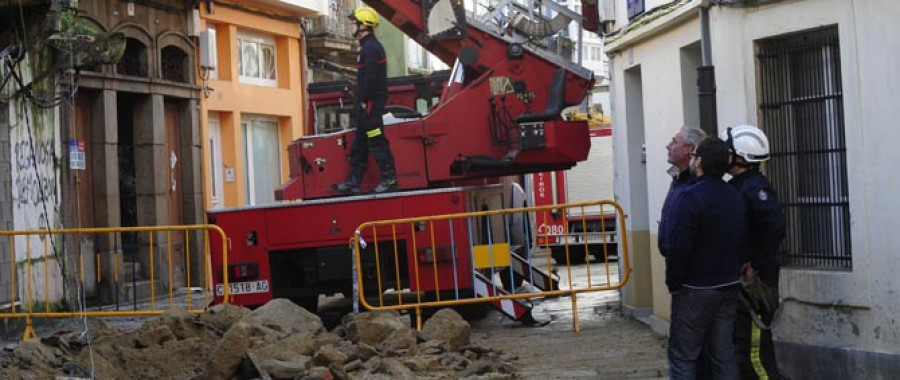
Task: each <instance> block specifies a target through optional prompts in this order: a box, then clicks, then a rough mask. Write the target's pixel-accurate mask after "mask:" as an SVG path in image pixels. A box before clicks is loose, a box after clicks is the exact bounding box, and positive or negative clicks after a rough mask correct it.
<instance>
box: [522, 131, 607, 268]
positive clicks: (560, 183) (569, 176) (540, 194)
mask: <svg viewBox="0 0 900 380" xmlns="http://www.w3.org/2000/svg"><path fill="white" fill-rule="evenodd" d="M590 133H591V151H590V154H589V156H588V159H587V160H586V161H584V162H581V163H579V164H578V166H575V167H574V168H572V169H569V170H566V171H555V172H542V173H534V174H530V175H527V176H526V183H527V185H528V186H527V189H528V193H529V195H530V197H531V199H532V202H533V204H534V205H535V206H547V205H557V204H565V203H579V202H587V201H594V200H601V199H604V200H612V199H613V186H612V184H613V181H612V180H613V166H612V129H610V128H608V127H607V128H592V129H591V131H590ZM535 218H536V222H535V225H536V231H535V235H536V237H537V244H538V246H540V247H547V248H550V252H551V254H552V256H553V259H554V260H556V262H558V263H564V262H566V252H565V246H566V245H568V246H569V260H570V262H572V263H583V262H584V261H585V259H586V258H587V256H586V255H585V252H584V249H585V244H584V241H583V240H584V239H586V240H587V249H588V254H590V255H592V256H594V257H595V258H596V259H597V260H605V259H607V258H609V257H610V256H616V255H617V235H616V214H615V210H613V209H612V208H611V207H606V208H601V207H600V206H592V207H587V208H585V209H583V210H582V209H581V208H566V209H565V210H558V211H553V212H541V213H537V214H536V215H535ZM604 246H605V249H604Z"/></svg>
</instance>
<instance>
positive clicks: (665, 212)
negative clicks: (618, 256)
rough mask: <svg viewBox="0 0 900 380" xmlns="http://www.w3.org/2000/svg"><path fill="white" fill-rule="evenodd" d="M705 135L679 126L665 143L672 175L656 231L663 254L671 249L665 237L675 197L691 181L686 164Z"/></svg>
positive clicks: (668, 228) (692, 128) (699, 131)
mask: <svg viewBox="0 0 900 380" xmlns="http://www.w3.org/2000/svg"><path fill="white" fill-rule="evenodd" d="M704 137H706V132H703V130H702V129H700V128H697V127H681V129H679V130H678V132H677V133H675V136H672V140H671V141H669V144H668V145H666V150H667V151H668V159H669V163H670V164H672V166H671V167H669V170H668V173H669V175H670V176H672V183H671V184H669V192H668V193H666V200H665V201H663V208H662V214H661V215H660V218H659V232H658V233H657V235H656V236H657V247H659V253H660V254H662V255H663V256H666V254H667V253H668V252H669V251H670V250H671V242H670V241H669V240H668V239H667V236H668V235H669V232H670V229H671V227H672V223H671V219H672V212H673V211H674V204H675V198H677V197H678V194H681V192H682V191H684V189H687V187H688V185H690V183H691V173H690V170H689V169H688V164H689V163H690V162H691V152H693V151H694V149H695V148H696V147H697V144H698V143H699V142H700V140H703V138H704Z"/></svg>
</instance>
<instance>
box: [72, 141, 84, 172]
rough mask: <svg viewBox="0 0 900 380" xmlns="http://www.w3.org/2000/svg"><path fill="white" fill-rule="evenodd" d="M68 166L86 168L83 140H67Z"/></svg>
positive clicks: (79, 168) (75, 168) (73, 168)
mask: <svg viewBox="0 0 900 380" xmlns="http://www.w3.org/2000/svg"><path fill="white" fill-rule="evenodd" d="M69 168H71V169H72V170H84V169H85V168H87V163H86V162H85V157H84V141H78V140H77V139H71V140H69Z"/></svg>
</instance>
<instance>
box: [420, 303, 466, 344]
mask: <svg viewBox="0 0 900 380" xmlns="http://www.w3.org/2000/svg"><path fill="white" fill-rule="evenodd" d="M470 330H471V326H470V325H469V322H466V320H465V319H463V317H462V316H460V315H459V313H457V312H456V311H454V310H453V309H441V310H438V312H437V313H434V315H433V316H432V317H431V318H429V319H428V321H426V322H425V325H424V326H423V327H422V332H421V333H420V334H419V335H420V336H421V337H422V338H424V339H425V340H441V341H444V342H447V343H449V344H450V347H451V348H452V349H457V348H460V347H463V346H465V345H468V344H469V339H470Z"/></svg>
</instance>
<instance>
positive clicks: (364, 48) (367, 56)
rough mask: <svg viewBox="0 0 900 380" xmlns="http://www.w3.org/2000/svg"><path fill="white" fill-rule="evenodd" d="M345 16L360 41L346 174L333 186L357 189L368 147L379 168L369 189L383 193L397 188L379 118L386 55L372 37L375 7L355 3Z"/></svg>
mask: <svg viewBox="0 0 900 380" xmlns="http://www.w3.org/2000/svg"><path fill="white" fill-rule="evenodd" d="M349 18H350V20H353V21H355V22H356V31H354V33H353V35H354V36H355V37H356V39H358V40H359V44H360V50H359V57H358V58H357V67H358V74H357V82H356V92H355V94H354V105H355V108H354V111H355V116H356V134H355V135H354V138H353V146H352V147H351V149H350V175H349V176H348V177H347V181H346V182H344V183H339V184H336V185H334V189H335V190H336V191H337V192H340V193H343V194H351V195H354V194H359V193H360V188H359V185H360V183H361V182H362V179H363V176H364V175H365V174H366V166H367V165H368V161H369V152H370V151H371V152H372V156H373V157H375V162H376V163H377V164H378V169H379V170H380V171H381V183H379V184H378V185H377V186H375V189H373V190H372V191H373V192H375V193H384V192H388V191H392V190H395V189H396V188H397V175H396V172H395V169H394V156H393V155H392V154H391V147H390V145H389V144H388V140H387V138H386V137H385V136H384V121H383V120H382V118H381V116H382V114H384V107H385V104H386V103H387V96H388V91H387V56H386V55H385V52H384V47H383V46H382V45H381V42H379V41H378V39H377V38H375V28H377V27H378V14H377V13H376V12H375V10H374V9H372V8H369V7H359V8H356V9H355V10H354V11H353V13H352V14H350V17H349Z"/></svg>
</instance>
